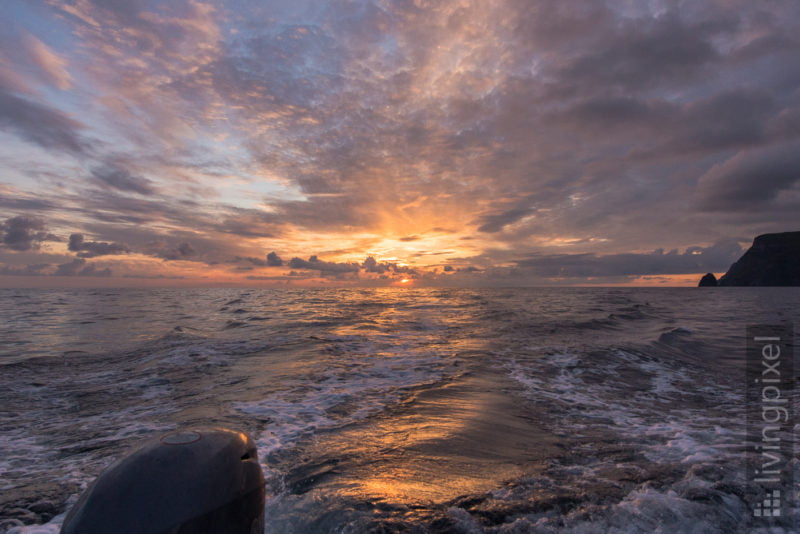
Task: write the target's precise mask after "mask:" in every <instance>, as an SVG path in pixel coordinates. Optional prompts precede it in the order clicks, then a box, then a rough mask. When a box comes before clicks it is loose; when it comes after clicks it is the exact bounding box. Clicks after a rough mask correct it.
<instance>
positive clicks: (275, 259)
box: [267, 251, 283, 267]
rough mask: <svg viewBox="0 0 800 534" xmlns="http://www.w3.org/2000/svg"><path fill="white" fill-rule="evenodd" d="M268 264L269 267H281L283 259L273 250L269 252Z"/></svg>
mask: <svg viewBox="0 0 800 534" xmlns="http://www.w3.org/2000/svg"><path fill="white" fill-rule="evenodd" d="M267 265H268V266H269V267H280V266H282V265H283V260H282V259H281V258H280V257H279V256H278V255H277V254H276V253H275V252H274V251H273V252H270V253H269V254H267Z"/></svg>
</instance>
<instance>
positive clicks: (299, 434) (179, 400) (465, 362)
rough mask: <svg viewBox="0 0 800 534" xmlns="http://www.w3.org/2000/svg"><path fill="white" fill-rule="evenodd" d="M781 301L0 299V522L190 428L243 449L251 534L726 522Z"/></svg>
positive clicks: (770, 295) (15, 295) (729, 294)
mask: <svg viewBox="0 0 800 534" xmlns="http://www.w3.org/2000/svg"><path fill="white" fill-rule="evenodd" d="M798 297H800V291H798V290H797V289H786V288H782V289H778V288H776V289H769V288H724V289H719V290H713V289H712V290H698V289H691V288H690V289H652V290H645V289H600V288H596V289H595V288H592V289H518V290H440V289H411V290H400V289H385V290H373V289H370V290H358V289H354V290H341V289H337V290H303V291H289V290H281V291H274V290H240V289H203V290H187V289H183V290H177V289H176V290H164V289H152V290H133V289H125V290H96V291H92V290H69V291H66V290H65V291H56V290H0V339H1V340H2V344H0V532H4V531H5V532H13V533H33V532H40V531H41V532H48V533H54V532H57V531H58V527H59V525H60V523H61V522H62V521H63V514H64V512H65V510H66V509H67V508H68V507H69V505H70V504H71V503H72V502H74V500H75V499H76V497H77V494H78V493H79V492H80V491H81V490H82V489H83V488H85V487H86V485H87V484H88V483H89V482H91V480H92V479H93V478H94V477H95V476H96V475H97V474H98V473H100V472H101V471H102V470H103V468H104V467H106V466H108V465H109V464H110V463H111V462H112V461H113V460H114V459H117V458H119V457H121V456H122V455H123V454H125V453H126V452H127V451H129V450H130V449H131V448H132V447H135V446H137V445H138V444H140V443H141V442H142V441H144V440H147V439H150V438H153V437H155V436H158V435H159V434H161V433H164V432H167V431H170V430H174V429H177V428H183V427H186V426H210V425H223V426H228V427H232V428H236V429H240V430H244V431H246V432H248V433H250V434H251V435H252V436H253V437H254V438H256V441H257V442H258V445H259V453H260V459H261V462H262V465H263V468H264V471H265V473H266V476H267V480H268V482H267V484H268V487H267V490H268V500H267V510H266V515H267V528H266V531H267V532H275V533H291V532H297V533H302V532H614V531H616V532H653V531H662V532H735V531H737V529H740V528H741V525H743V524H744V522H745V516H746V514H747V513H748V511H747V510H746V508H745V505H744V501H743V497H744V491H745V489H744V467H743V454H744V449H745V446H744V437H743V427H742V414H743V406H742V399H743V394H744V392H743V384H744V376H743V372H742V363H743V358H744V344H745V339H744V337H745V331H744V329H745V326H746V325H748V324H755V323H779V322H782V321H793V322H794V323H795V324H800V306H798V304H797V303H798V302H800V300H798ZM799 475H800V474H799ZM796 480H798V481H800V476H798V475H796ZM796 520H797V515H796V516H795V517H794V518H787V522H786V525H787V526H786V529H785V531H793V530H792V527H791V526H790V525H791V524H792V522H793V521H796ZM659 529H660V530H659Z"/></svg>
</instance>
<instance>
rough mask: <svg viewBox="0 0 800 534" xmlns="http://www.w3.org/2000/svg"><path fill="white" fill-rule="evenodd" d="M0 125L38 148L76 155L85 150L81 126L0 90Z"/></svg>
mask: <svg viewBox="0 0 800 534" xmlns="http://www.w3.org/2000/svg"><path fill="white" fill-rule="evenodd" d="M0 125H2V126H3V127H4V128H7V129H9V130H11V131H13V132H15V133H16V134H17V135H19V136H20V137H22V138H23V139H26V140H28V141H30V142H32V143H35V144H37V145H40V146H41V147H43V148H45V149H48V150H51V149H58V150H66V151H68V152H73V153H76V154H81V153H84V152H86V151H87V150H88V145H87V143H86V141H85V140H84V139H83V138H82V137H81V136H80V134H79V133H78V131H79V130H80V129H81V128H82V125H81V123H79V122H78V121H76V120H75V119H72V118H71V117H69V116H68V115H66V114H65V113H63V112H61V111H59V110H57V109H54V108H51V107H48V106H46V105H42V104H38V103H36V102H33V101H30V100H28V99H25V98H21V97H19V96H16V95H14V94H11V93H9V92H7V91H5V90H4V89H3V88H2V87H0Z"/></svg>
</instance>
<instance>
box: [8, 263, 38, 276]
mask: <svg viewBox="0 0 800 534" xmlns="http://www.w3.org/2000/svg"><path fill="white" fill-rule="evenodd" d="M48 267H50V264H49V263H35V264H32V265H26V266H25V267H12V266H10V265H4V266H3V268H2V269H0V274H2V275H5V276H43V275H44V274H45V273H43V272H42V271H44V270H45V269H47V268H48Z"/></svg>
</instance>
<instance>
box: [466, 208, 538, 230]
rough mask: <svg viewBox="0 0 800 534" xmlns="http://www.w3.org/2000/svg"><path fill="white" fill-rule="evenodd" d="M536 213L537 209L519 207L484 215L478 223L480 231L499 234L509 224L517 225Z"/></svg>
mask: <svg viewBox="0 0 800 534" xmlns="http://www.w3.org/2000/svg"><path fill="white" fill-rule="evenodd" d="M534 211H536V210H535V208H531V207H518V208H512V209H509V210H505V211H503V212H501V213H496V214H491V215H484V216H482V217H481V218H480V219H478V221H477V222H478V223H479V224H480V226H479V227H478V231H480V232H488V233H494V232H499V231H501V230H502V229H503V228H505V227H506V226H508V225H509V224H512V223H515V222H517V221H518V220H520V219H522V218H523V217H527V216H528V215H530V214H531V213H533V212H534Z"/></svg>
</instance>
